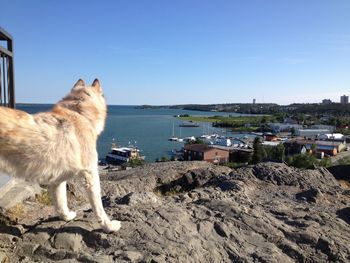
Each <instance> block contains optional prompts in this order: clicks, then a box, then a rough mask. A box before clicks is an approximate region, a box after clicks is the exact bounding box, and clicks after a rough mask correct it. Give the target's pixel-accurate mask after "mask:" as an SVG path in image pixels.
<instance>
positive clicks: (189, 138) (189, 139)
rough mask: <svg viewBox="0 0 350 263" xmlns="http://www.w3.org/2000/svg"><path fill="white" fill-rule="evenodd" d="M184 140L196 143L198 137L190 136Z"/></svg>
mask: <svg viewBox="0 0 350 263" xmlns="http://www.w3.org/2000/svg"><path fill="white" fill-rule="evenodd" d="M183 140H184V141H185V142H194V141H195V140H196V137H194V136H190V137H186V138H183Z"/></svg>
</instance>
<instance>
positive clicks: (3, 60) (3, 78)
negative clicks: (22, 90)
mask: <svg viewBox="0 0 350 263" xmlns="http://www.w3.org/2000/svg"><path fill="white" fill-rule="evenodd" d="M4 42H5V43H6V45H5V46H2V45H0V106H6V107H11V108H15V104H16V100H15V74H14V65H13V64H14V62H13V38H12V36H11V35H10V34H9V33H8V32H6V30H4V29H3V28H2V27H0V43H1V44H2V43H4Z"/></svg>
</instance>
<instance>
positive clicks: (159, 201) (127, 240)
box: [0, 162, 350, 262]
mask: <svg viewBox="0 0 350 263" xmlns="http://www.w3.org/2000/svg"><path fill="white" fill-rule="evenodd" d="M101 178H102V182H101V183H102V188H103V194H104V197H103V201H104V205H105V207H106V211H107V213H108V214H109V215H110V216H111V217H112V218H113V219H118V220H121V221H122V228H121V230H120V231H119V232H117V233H115V234H105V233H103V232H101V231H100V230H95V228H96V227H97V224H96V223H95V222H94V217H93V215H92V211H91V210H90V208H89V205H88V204H87V203H86V201H85V200H84V199H85V197H84V189H83V188H82V187H81V184H80V183H79V182H73V183H71V184H70V185H69V191H70V199H71V203H70V204H71V206H73V207H74V209H75V210H77V211H78V218H77V220H75V221H72V222H68V223H66V222H63V221H60V220H58V219H57V218H52V217H50V215H51V213H52V209H51V208H50V207H48V206H45V205H43V204H40V203H38V202H35V201H27V202H25V203H24V205H23V206H24V208H23V210H24V211H25V212H23V213H22V216H21V217H19V219H18V222H14V221H12V222H11V220H10V219H9V218H5V217H4V216H3V217H2V219H1V218H0V219H1V221H3V222H2V225H1V226H0V262H1V259H2V260H5V259H10V262H33V261H39V262H330V261H331V262H349V261H350V256H349V255H350V231H349V230H350V226H349V224H350V202H349V201H350V190H349V189H346V188H343V187H342V186H341V185H340V184H339V183H338V181H337V180H335V179H334V177H333V176H332V174H331V173H329V172H328V171H327V170H326V169H318V170H299V169H296V168H291V167H288V166H286V165H284V164H277V163H261V164H258V165H256V166H249V167H244V168H240V169H236V170H231V169H229V168H227V167H221V166H214V165H211V164H208V163H205V162H169V163H154V164H147V165H146V166H144V167H140V168H136V169H132V170H128V171H121V172H111V173H107V174H104V175H101ZM72 191H74V194H73V193H72Z"/></svg>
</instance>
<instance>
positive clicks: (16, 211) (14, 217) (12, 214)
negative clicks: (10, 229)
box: [6, 204, 27, 222]
mask: <svg viewBox="0 0 350 263" xmlns="http://www.w3.org/2000/svg"><path fill="white" fill-rule="evenodd" d="M26 213H27V211H26V209H25V207H24V205H23V204H17V205H15V206H13V207H11V208H9V209H7V210H6V215H7V216H8V218H9V220H10V221H12V222H17V221H18V219H21V218H23V217H24V216H25V215H26Z"/></svg>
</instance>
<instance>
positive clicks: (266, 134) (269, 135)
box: [264, 132, 278, 142]
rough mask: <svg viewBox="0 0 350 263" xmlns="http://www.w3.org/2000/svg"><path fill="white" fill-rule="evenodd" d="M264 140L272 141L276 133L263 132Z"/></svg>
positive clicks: (275, 139)
mask: <svg viewBox="0 0 350 263" xmlns="http://www.w3.org/2000/svg"><path fill="white" fill-rule="evenodd" d="M264 140H265V141H268V142H273V141H277V140H278V137H277V135H276V134H273V133H271V132H267V133H265V134H264Z"/></svg>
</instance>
